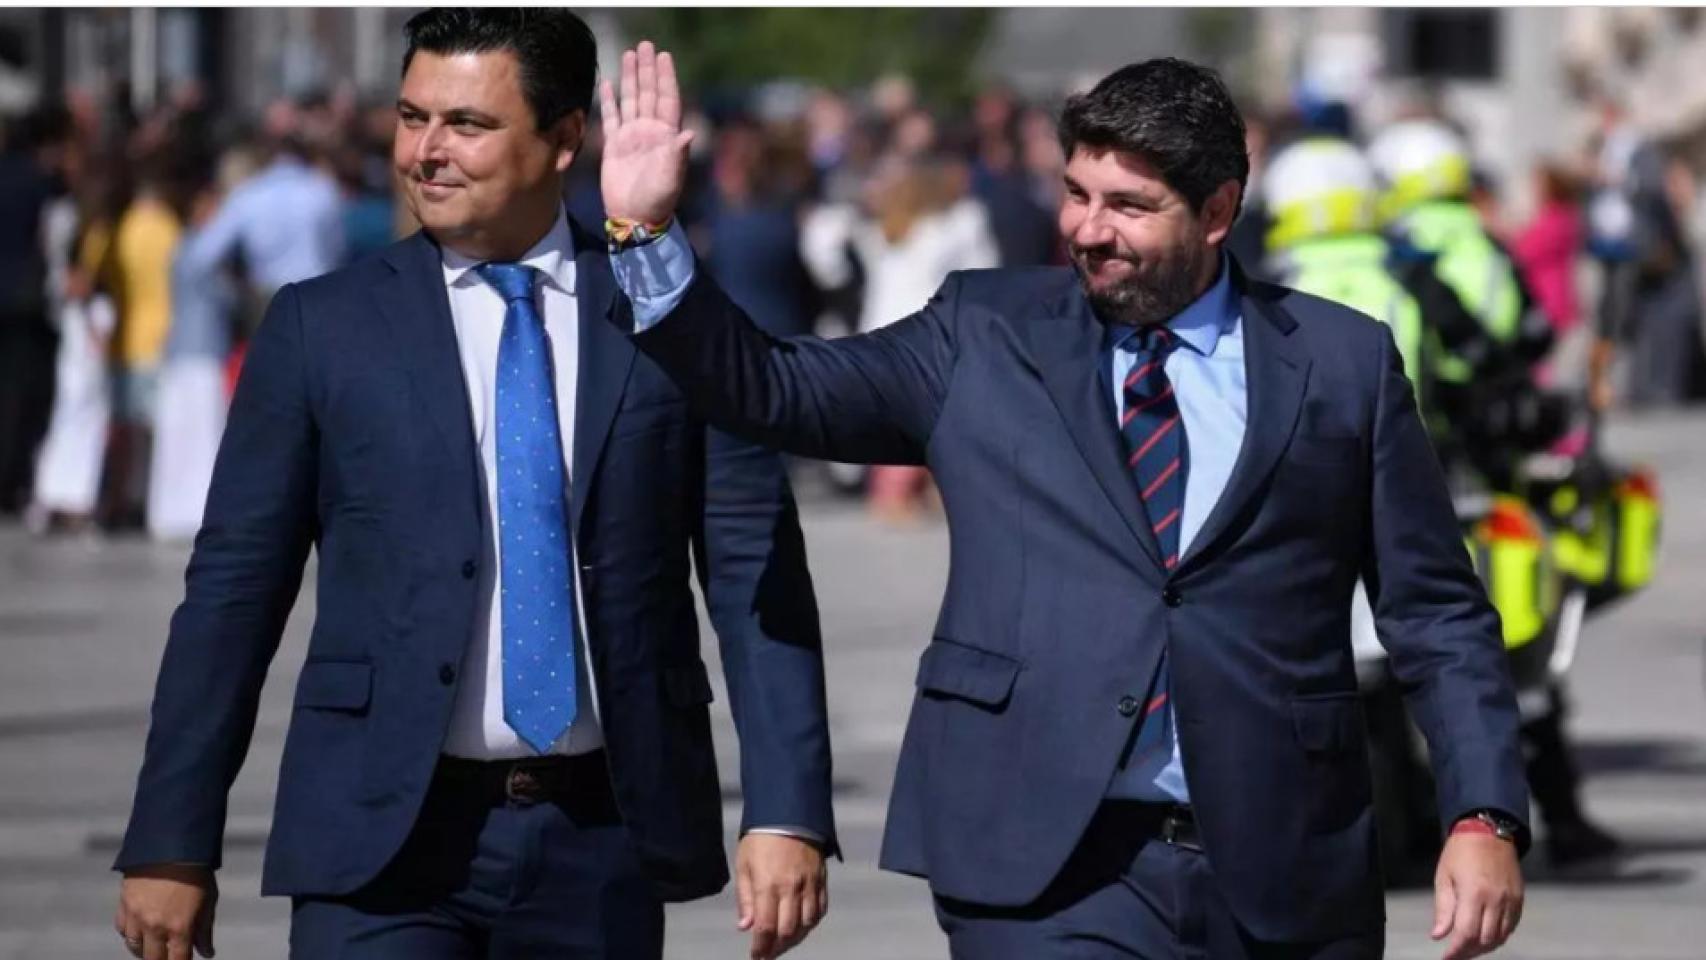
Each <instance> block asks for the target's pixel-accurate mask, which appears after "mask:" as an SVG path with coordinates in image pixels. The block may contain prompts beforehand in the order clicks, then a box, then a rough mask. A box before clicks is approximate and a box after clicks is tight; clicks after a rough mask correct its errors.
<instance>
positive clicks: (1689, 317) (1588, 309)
mask: <svg viewBox="0 0 1706 960" xmlns="http://www.w3.org/2000/svg"><path fill="white" fill-rule="evenodd" d="M1300 99H1302V98H1300ZM1590 113H1591V116H1592V124H1591V129H1590V130H1589V132H1588V133H1587V135H1586V136H1584V137H1580V138H1572V137H1570V136H1569V135H1567V134H1565V133H1563V132H1562V129H1561V132H1560V136H1559V142H1558V143H1557V144H1556V145H1555V147H1554V149H1553V151H1552V152H1551V153H1549V154H1548V155H1546V156H1544V157H1543V158H1541V159H1540V160H1539V161H1538V162H1536V163H1534V164H1533V165H1532V166H1531V167H1530V168H1529V170H1528V171H1527V172H1526V174H1525V176H1526V179H1527V182H1517V183H1501V182H1499V180H1498V178H1496V177H1495V176H1494V175H1493V174H1492V173H1491V172H1490V170H1488V169H1487V168H1486V167H1485V166H1483V165H1481V164H1479V163H1475V164H1474V165H1473V167H1472V170H1471V186H1470V188H1469V190H1468V194H1467V196H1466V198H1465V199H1466V200H1467V202H1469V203H1470V204H1471V205H1472V206H1473V207H1474V209H1475V211H1476V212H1477V213H1478V214H1479V217H1480V223H1481V226H1482V228H1483V229H1484V230H1485V231H1486V232H1487V233H1488V234H1489V235H1490V236H1491V237H1492V238H1493V240H1494V241H1495V242H1496V243H1497V244H1498V246H1499V247H1500V248H1501V250H1502V251H1503V252H1504V253H1505V254H1506V255H1508V257H1509V258H1510V259H1511V260H1512V261H1513V262H1514V263H1515V265H1516V267H1517V268H1518V271H1519V275H1520V280H1521V282H1522V284H1523V286H1524V288H1525V289H1524V291H1523V294H1524V300H1525V301H1526V302H1528V303H1530V304H1531V305H1532V307H1533V308H1534V309H1535V310H1536V311H1537V312H1538V313H1539V315H1540V316H1541V317H1542V318H1544V320H1545V321H1546V322H1547V323H1549V324H1550V326H1551V328H1552V333H1553V336H1554V343H1555V345H1554V347H1553V349H1552V350H1551V351H1550V354H1549V355H1548V356H1547V357H1546V358H1545V361H1544V362H1543V363H1542V364H1541V365H1540V368H1539V369H1538V370H1537V373H1538V375H1539V376H1540V378H1541V380H1542V381H1543V382H1544V383H1546V384H1548V385H1553V386H1558V387H1562V388H1569V389H1577V388H1585V387H1586V386H1587V381H1589V380H1590V379H1595V380H1597V381H1598V382H1597V383H1596V384H1595V388H1596V389H1598V390H1600V391H1601V392H1602V395H1601V396H1599V397H1597V398H1595V400H1596V403H1597V404H1598V405H1599V406H1600V407H1602V408H1603V407H1609V406H1612V405H1614V404H1615V405H1622V406H1626V407H1630V408H1643V407H1668V406H1676V405H1679V404H1686V403H1693V402H1699V401H1701V400H1706V310H1703V309H1702V301H1703V298H1706V270H1703V269H1702V267H1703V264H1702V255H1703V252H1706V190H1702V189H1701V185H1700V182H1699V174H1698V173H1697V172H1696V168H1695V167H1694V166H1693V165H1692V164H1691V162H1690V155H1689V153H1688V151H1687V149H1686V148H1685V146H1684V144H1682V143H1680V142H1666V141H1662V140H1658V139H1653V138H1649V137H1647V136H1645V135H1643V134H1642V133H1641V132H1640V131H1639V130H1638V129H1637V128H1636V127H1635V125H1634V124H1633V123H1632V122H1631V121H1630V117H1629V113H1628V111H1627V110H1626V109H1625V108H1624V106H1623V105H1622V104H1620V103H1619V102H1618V101H1616V100H1615V99H1614V98H1612V97H1609V96H1601V97H1599V98H1598V99H1597V100H1596V101H1595V102H1594V103H1593V104H1592V106H1591V110H1590ZM1248 120H1249V143H1250V153H1251V162H1252V167H1251V190H1250V195H1249V197H1248V199H1247V201H1246V205H1245V216H1244V218H1243V220H1241V222H1240V224H1239V226H1238V228H1237V230H1236V231H1235V233H1234V237H1233V241H1232V249H1233V252H1234V253H1236V254H1238V255H1239V256H1240V259H1241V260H1243V261H1244V262H1245V263H1246V264H1250V265H1257V264H1262V263H1264V262H1265V261H1266V260H1267V257H1268V253H1269V251H1267V250H1266V249H1265V246H1264V244H1265V241H1266V237H1267V230H1268V227H1269V226H1270V224H1269V223H1268V221H1267V220H1266V219H1265V209H1264V204H1263V197H1262V186H1263V185H1262V179H1263V178H1262V172H1263V168H1264V166H1265V162H1266V160H1267V159H1268V158H1269V157H1271V156H1273V155H1274V154H1276V153H1278V152H1279V151H1281V150H1282V149H1283V148H1284V147H1285V146H1287V145H1288V144H1290V143H1294V142H1297V141H1299V140H1302V139H1309V138H1315V137H1323V136H1324V137H1328V138H1337V139H1341V140H1345V141H1348V142H1351V143H1354V144H1360V145H1366V144H1367V143H1368V142H1369V141H1371V140H1373V139H1374V138H1375V137H1376V136H1377V135H1378V134H1379V133H1380V132H1381V131H1380V130H1379V129H1366V130H1365V129H1362V127H1363V125H1362V124H1360V123H1359V122H1358V118H1357V117H1356V116H1355V114H1354V112H1353V111H1352V110H1350V109H1349V108H1347V107H1345V106H1344V105H1343V104H1338V103H1331V102H1326V103H1311V102H1307V101H1306V100H1305V101H1304V102H1300V103H1299V104H1297V105H1296V106H1295V107H1294V108H1293V109H1289V110H1286V111H1283V112H1279V113H1275V114H1270V115H1265V116H1250V117H1248ZM1416 121H1422V122H1437V123H1440V124H1442V125H1444V126H1446V127H1450V128H1452V129H1454V130H1455V131H1456V132H1457V133H1458V135H1459V136H1461V137H1462V138H1463V140H1464V142H1465V143H1467V144H1468V145H1469V147H1470V152H1471V154H1474V153H1475V152H1476V151H1475V149H1474V148H1475V147H1476V146H1477V145H1476V144H1475V143H1474V138H1473V137H1472V136H1471V135H1470V134H1469V133H1468V131H1467V130H1466V129H1465V128H1464V127H1463V126H1462V125H1461V124H1459V123H1457V122H1455V118H1453V117H1452V116H1450V114H1449V112H1448V111H1446V110H1443V109H1442V108H1441V107H1440V106H1439V105H1438V104H1436V103H1431V102H1427V101H1417V102H1414V103H1411V104H1409V105H1408V106H1406V107H1405V108H1403V109H1401V110H1400V111H1399V112H1398V113H1397V115H1395V116H1394V117H1392V118H1391V120H1390V121H1389V122H1388V123H1387V124H1385V125H1384V126H1386V127H1390V126H1392V125H1397V124H1402V123H1407V122H1416ZM1513 209H1514V210H1520V211H1522V212H1523V215H1521V216H1515V215H1513V214H1512V211H1513ZM1256 269H1258V270H1259V269H1260V268H1259V267H1257V268H1256ZM1596 366H1600V367H1603V368H1604V369H1603V370H1602V371H1600V372H1602V373H1603V376H1597V377H1596V376H1593V374H1594V372H1595V367H1596Z"/></svg>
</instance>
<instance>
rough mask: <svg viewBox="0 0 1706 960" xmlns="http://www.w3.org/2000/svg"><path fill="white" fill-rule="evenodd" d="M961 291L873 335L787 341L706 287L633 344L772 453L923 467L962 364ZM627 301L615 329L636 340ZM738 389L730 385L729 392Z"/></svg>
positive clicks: (697, 285)
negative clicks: (956, 366)
mask: <svg viewBox="0 0 1706 960" xmlns="http://www.w3.org/2000/svg"><path fill="white" fill-rule="evenodd" d="M957 290H958V281H957V280H956V278H955V277H953V276H950V277H949V279H948V281H947V283H945V284H944V285H943V286H942V288H941V289H940V290H939V291H937V293H936V295H935V296H934V297H932V298H931V300H930V302H929V303H928V304H926V305H925V307H924V309H922V310H920V311H919V312H918V313H915V314H913V315H912V316H910V317H907V318H905V319H903V320H900V321H897V322H896V323H894V324H891V325H889V326H887V327H883V328H882V329H880V330H877V331H874V332H872V333H867V334H862V335H859V336H853V337H845V338H842V339H838V340H819V339H816V338H814V337H799V338H793V339H787V340H783V339H779V338H776V337H773V336H771V335H769V334H767V333H765V332H763V331H762V330H760V329H758V327H757V326H755V325H754V324H753V323H752V322H751V321H750V320H749V319H747V317H746V315H745V314H744V313H743V312H742V311H741V309H740V308H739V307H738V306H736V305H735V304H734V303H733V302H732V301H731V300H729V298H728V297H727V296H726V295H725V294H724V293H723V292H722V291H721V290H720V289H718V288H717V285H716V284H715V283H714V282H713V281H711V280H710V279H709V278H708V277H706V276H705V274H704V271H699V275H698V276H697V277H696V278H695V279H694V281H693V284H692V286H691V287H690V288H689V289H688V291H687V293H686V295H685V296H684V297H683V299H682V301H681V303H680V304H678V305H677V306H676V307H675V309H674V310H672V311H671V312H670V313H669V315H668V316H666V317H665V318H664V319H663V320H662V321H661V322H659V323H658V324H656V325H655V326H653V327H651V328H649V329H647V330H646V331H645V332H643V333H638V334H634V340H635V342H636V343H637V344H638V345H639V346H640V348H641V349H642V350H644V351H645V352H646V353H648V354H651V355H653V356H654V357H656V358H657V359H658V360H659V362H660V363H661V364H662V365H663V367H664V369H666V370H668V371H670V375H671V376H672V377H674V378H675V379H676V382H677V383H678V384H680V386H681V388H682V389H683V390H684V391H685V392H686V393H687V396H688V399H689V401H690V402H691V403H692V404H693V405H694V408H695V409H697V410H700V411H703V412H705V414H706V415H707V416H708V417H709V419H710V421H711V422H712V424H714V425H716V426H718V427H720V428H722V429H725V430H728V431H730V432H731V433H734V434H736V435H739V436H741V437H744V438H746V439H749V440H752V441H755V442H757V443H761V444H763V445H765V446H767V447H773V448H778V449H782V450H786V451H788V452H790V453H795V454H799V455H801V456H807V457H817V458H821V459H826V460H838V461H842V462H845V463H902V464H904V463H922V462H923V461H924V450H925V447H926V446H927V445H928V444H929V441H930V434H931V431H932V430H933V429H934V428H935V424H936V419H937V416H938V415H939V414H940V412H941V407H942V403H943V399H944V397H946V395H947V392H948V383H949V379H950V377H951V375H952V370H953V361H954V336H953V318H954V314H955V306H956V293H957ZM631 311H632V304H630V303H629V302H628V301H627V299H626V298H623V299H622V309H620V310H617V311H615V314H614V318H615V321H616V322H617V323H618V324H620V325H622V326H623V328H624V329H625V330H632V329H633V317H632V312H631ZM731 380H732V382H731Z"/></svg>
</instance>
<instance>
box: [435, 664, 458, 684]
mask: <svg viewBox="0 0 1706 960" xmlns="http://www.w3.org/2000/svg"><path fill="white" fill-rule="evenodd" d="M438 682H439V683H442V684H444V685H445V686H447V687H448V686H450V685H451V684H453V683H455V682H456V668H455V667H453V666H451V665H450V664H448V663H441V664H439V665H438Z"/></svg>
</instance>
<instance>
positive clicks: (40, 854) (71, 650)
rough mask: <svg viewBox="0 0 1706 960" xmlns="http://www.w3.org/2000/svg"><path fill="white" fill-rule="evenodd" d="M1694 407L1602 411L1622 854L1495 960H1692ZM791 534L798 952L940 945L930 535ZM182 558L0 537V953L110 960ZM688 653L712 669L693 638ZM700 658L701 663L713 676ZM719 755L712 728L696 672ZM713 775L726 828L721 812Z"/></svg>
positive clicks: (1696, 843)
mask: <svg viewBox="0 0 1706 960" xmlns="http://www.w3.org/2000/svg"><path fill="white" fill-rule="evenodd" d="M1702 440H1706V417H1702V416H1692V417H1684V416H1662V417H1653V418H1647V419H1644V420H1641V421H1638V422H1635V421H1620V422H1618V423H1617V424H1615V426H1614V429H1613V432H1612V435H1611V445H1612V448H1613V449H1614V450H1616V451H1618V452H1619V453H1620V454H1623V455H1625V456H1628V457H1638V458H1641V459H1648V460H1651V461H1653V462H1655V463H1657V464H1658V465H1659V466H1660V467H1661V470H1662V473H1661V480H1662V483H1663V485H1664V491H1665V495H1666V498H1667V507H1668V513H1667V528H1666V541H1667V555H1666V558H1665V563H1664V565H1663V566H1662V568H1661V572H1660V576H1659V581H1658V582H1657V583H1656V584H1655V585H1654V586H1653V587H1652V589H1651V590H1649V591H1648V593H1647V594H1645V595H1643V596H1642V597H1640V598H1639V599H1638V600H1636V601H1634V602H1632V603H1629V604H1626V605H1623V606H1622V607H1620V608H1617V609H1615V610H1613V611H1612V612H1611V613H1609V614H1607V615H1606V616H1605V617H1603V618H1601V619H1599V620H1596V621H1595V622H1594V623H1593V624H1592V625H1591V627H1590V629H1589V633H1588V636H1587V639H1586V641H1585V643H1584V645H1583V650H1582V655H1581V660H1580V663H1579V666H1578V675H1577V676H1578V680H1577V683H1576V686H1575V690H1576V706H1577V712H1576V719H1575V724H1574V729H1575V730H1576V731H1577V732H1578V734H1579V737H1580V741H1581V754H1582V759H1583V762H1584V764H1585V766H1586V767H1587V769H1588V771H1589V775H1590V780H1589V782H1588V789H1587V799H1588V804H1589V806H1590V809H1591V810H1592V811H1593V812H1594V813H1595V814H1597V815H1598V816H1599V817H1601V818H1602V819H1603V820H1604V821H1605V822H1606V823H1607V825H1609V826H1610V827H1612V828H1613V829H1614V830H1616V831H1617V832H1618V833H1619V834H1621V835H1622V836H1624V837H1625V838H1627V839H1628V840H1629V841H1630V844H1631V847H1632V855H1631V856H1630V857H1629V858H1628V859H1627V860H1626V861H1625V862H1623V863H1621V864H1620V865H1618V866H1616V867H1613V868H1606V869H1601V870H1596V871H1590V872H1587V873H1573V874H1568V875H1562V874H1559V873H1557V872H1556V871H1552V870H1550V869H1548V867H1547V866H1546V864H1545V863H1544V858H1543V857H1541V856H1535V857H1533V858H1531V859H1530V861H1529V873H1530V876H1531V880H1532V887H1531V891H1530V898H1529V906H1528V911H1527V915H1526V918H1525V921H1524V925H1523V929H1522V930H1521V931H1520V932H1519V934H1518V937H1517V939H1516V940H1515V941H1514V942H1513V944H1512V945H1511V946H1510V947H1509V948H1508V949H1507V950H1505V951H1503V952H1502V953H1501V954H1500V956H1502V957H1507V958H1511V960H1517V958H1530V960H1624V958H1626V960H1703V958H1706V669H1703V667H1706V660H1703V644H1706V616H1703V614H1706V600H1703V598H1702V584H1706V445H1702V443H1701V441H1702ZM806 515H807V536H808V539H809V542H810V550H811V556H812V561H813V569H814V572H815V573H816V575H817V583H818V592H819V598H820V602H821V605H822V609H823V616H824V625H825V632H826V635H827V639H828V650H827V654H826V656H827V661H828V669H829V678H830V709H831V711H832V713H833V722H834V738H835V753H836V775H837V813H838V816H839V818H840V823H841V827H842V830H843V833H844V839H845V845H846V848H847V859H846V862H845V863H841V864H836V865H834V866H833V868H832V876H831V890H832V909H831V914H830V917H829V919H828V920H827V921H826V922H825V923H824V925H823V926H822V927H821V928H820V929H819V930H818V932H817V933H816V934H815V935H814V936H813V938H812V939H811V940H810V941H808V942H807V943H806V944H805V945H804V946H803V947H801V948H800V949H799V950H798V951H796V952H795V954H793V956H798V957H800V958H801V960H814V958H815V960H851V958H860V960H871V958H875V960H925V958H940V957H945V956H946V953H947V951H946V949H945V947H944V944H943V942H942V940H941V937H940V935H939V934H938V933H937V931H936V928H935V924H934V921H933V919H932V916H931V912H930V909H929V904H928V898H927V896H926V894H925V891H924V888H923V886H922V884H920V883H918V882H916V881H912V880H909V879H906V878H901V877H895V876H891V875H887V874H882V873H879V872H878V871H877V870H876V869H875V867H874V863H875V860H876V851H877V846H878V841H879V838H880V835H881V829H882V822H883V815H884V804H885V802H886V799H887V795H888V787H889V784H890V781H891V779H892V775H893V766H894V758H895V751H896V748H897V746H898V744H899V741H900V734H901V730H902V726H903V723H904V721H905V717H906V708H907V704H908V702H909V698H910V696H911V692H912V677H913V671H914V669H915V666H916V662H917V656H918V654H919V652H920V651H921V650H922V648H923V643H924V641H925V640H926V639H927V637H928V636H929V629H930V625H931V622H932V619H933V618H934V616H935V610H936V605H937V603H938V601H939V598H940V595H941V585H942V582H943V579H944V577H945V573H946V563H947V543H946V538H945V537H944V536H943V531H942V529H941V528H940V527H939V526H935V525H927V526H924V527H921V528H918V529H915V530H906V531H894V530H889V529H883V528H878V527H874V526H872V525H871V524H869V523H868V522H867V521H866V520H865V519H864V517H863V515H862V514H861V513H860V512H859V511H858V510H857V509H855V508H853V507H852V506H850V505H847V504H844V503H837V502H833V501H829V500H827V499H824V498H820V497H813V498H812V499H811V502H810V503H809V505H808V507H807V510H806ZM186 555H187V554H186V551H185V550H184V549H183V548H178V547H160V546H155V545H151V544H148V543H145V542H142V541H139V540H122V541H117V542H112V543H105V544H96V543H91V542H81V541H72V542H66V541H54V542H49V543H41V542H37V541H33V540H31V539H30V538H28V537H27V536H25V535H24V534H23V532H22V531H20V530H18V529H17V528H15V527H4V528H0V658H3V659H0V663H3V664H4V666H3V668H0V960H102V958H111V960H120V958H123V957H125V956H127V955H126V954H125V953H124V952H123V949H122V947H121V946H120V945H119V943H118V940H117V938H116V937H115V936H114V934H113V932H112V927H111V916H112V910H113V898H114V895H115V892H116V890H117V884H116V879H115V877H114V875H112V874H111V873H109V872H108V870H107V868H108V866H109V864H110V860H111V857H112V854H113V851H114V849H115V846H116V844H117V840H118V837H119V835H120V832H121V831H122V829H123V824H124V817H125V813H126V810H127V808H128V805H129V802H130V793H131V790H132V789H133V787H134V777H135V772H136V766H137V763H138V762H139V759H140V752H141V744H142V740H143V737H144V735H145V732H146V728H147V704H148V701H149V697H150V695H151V693H152V690H153V682H154V674H155V670H156V668H157V665H158V662H159V654H160V648H161V645H162V644H163V643H164V640H165V631H166V623H167V619H168V617H169V616H170V613H171V610H172V607H173V605H174V604H175V603H176V602H177V600H178V598H179V596H180V594H181V591H182V576H183V566H184V560H185V557H186ZM311 608H312V578H311V576H310V579H309V581H308V583H307V584H306V585H305V586H304V591H303V597H302V600H301V602H299V604H298V611H297V614H296V616H295V617H294V618H293V619H292V622H291V626H290V628H289V631H288V635H287V637H286V640H285V644H284V646H283V648H282V649H281V651H280V653H279V656H278V659H277V661H276V666H275V669H274V673H273V676H272V679H271V681H270V682H269V684H268V687H267V691H266V695H265V696H264V698H263V706H262V712H261V718H260V722H259V723H258V725H257V728H256V732H255V739H254V745H253V748H252V749H251V751H250V754H249V762H248V764H247V765H246V767H245V769H244V771H243V774H242V776H241V777H240V778H239V780H238V782H237V785H236V787H235V789H234V791H233V797H232V802H231V814H232V816H231V822H230V829H229V834H228V854H227V863H226V869H225V870H224V871H223V873H222V876H221V879H222V881H223V890H224V897H223V900H222V903H221V910H220V917H219V928H218V935H217V938H216V940H217V944H218V946H219V948H220V950H219V953H220V956H222V957H226V958H235V960H283V957H284V936H285V929H286V927H285V918H286V909H285V905H284V904H282V903H279V902H276V901H262V900H261V899H259V897H258V896H257V892H258V888H259V870H260V848H261V845H262V843H263V841H264V839H265V835H266V829H267V818H268V813H269V810H270V806H271V795H272V789H273V785H274V778H275V776H276V771H277V764H278V756H279V750H280V749H281V747H282V744H283V735H284V724H285V722H286V720H287V718H288V715H289V692H290V687H291V684H292V682H293V681H294V677H295V673H296V670H297V668H298V666H299V665H300V663H301V660H302V656H303V650H304V643H305V640H306V636H307V628H308V624H309V622H310V616H309V615H310V611H311ZM707 655H708V656H709V657H711V658H712V659H713V660H714V657H715V650H714V645H713V644H709V643H708V644H707ZM713 674H715V670H713ZM713 710H714V711H715V718H716V722H717V725H718V739H719V752H720V756H721V757H722V758H723V761H724V765H725V769H732V767H731V766H730V764H729V763H728V761H730V760H732V759H733V757H734V742H733V738H732V736H731V734H730V725H729V722H728V714H727V707H726V698H725V697H723V696H722V690H721V685H720V681H719V683H718V703H717V705H716V706H714V707H713ZM737 803H738V799H737V792H736V791H735V790H734V788H733V787H732V786H731V787H730V805H729V807H728V814H727V817H726V819H727V820H728V821H729V822H730V823H733V822H734V819H735V816H736V813H735V811H736V809H737V807H736V804H737ZM1430 909H1431V904H1430V899H1429V897H1428V896H1426V895H1425V894H1424V893H1420V892H1405V893H1399V894H1394V895H1393V896H1392V897H1391V898H1390V900H1389V911H1390V915H1391V922H1390V929H1389V934H1388V941H1389V945H1390V946H1389V956H1392V957H1394V958H1405V960H1408V958H1418V960H1419V958H1430V957H1438V956H1439V955H1440V952H1441V951H1440V950H1439V949H1438V948H1437V947H1435V946H1433V945H1431V944H1430V943H1429V942H1428V941H1427V939H1426V928H1427V925H1428V921H1429V918H1430ZM733 914H734V908H733V898H732V895H731V894H728V893H725V894H724V895H722V896H719V897H716V898H712V899H710V900H706V901H702V902H700V903H697V904H691V905H686V906H680V907H676V908H673V909H672V910H671V911H670V915H669V924H670V937H669V939H670V947H669V957H670V958H671V960H701V958H740V957H744V956H745V955H746V953H745V949H744V943H745V941H744V939H743V938H741V937H740V936H739V935H738V934H737V933H736V932H735V931H734V929H733Z"/></svg>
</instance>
